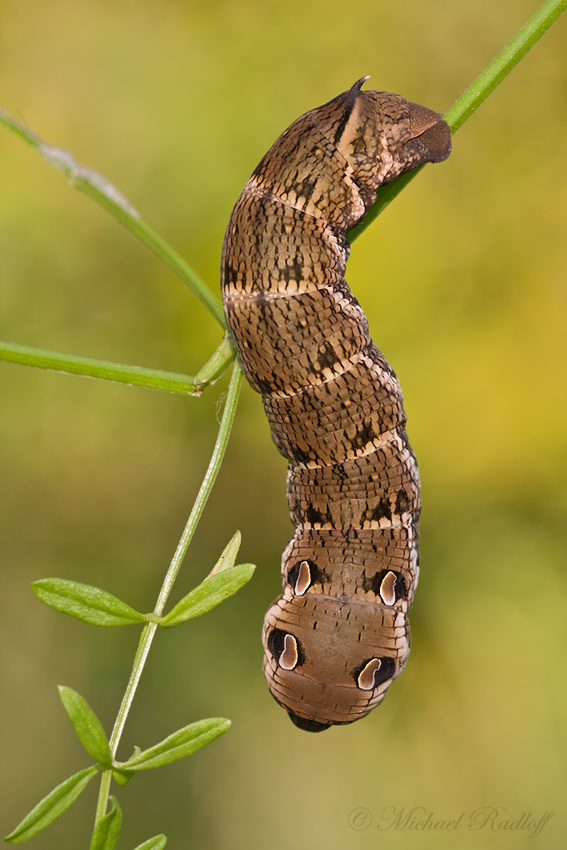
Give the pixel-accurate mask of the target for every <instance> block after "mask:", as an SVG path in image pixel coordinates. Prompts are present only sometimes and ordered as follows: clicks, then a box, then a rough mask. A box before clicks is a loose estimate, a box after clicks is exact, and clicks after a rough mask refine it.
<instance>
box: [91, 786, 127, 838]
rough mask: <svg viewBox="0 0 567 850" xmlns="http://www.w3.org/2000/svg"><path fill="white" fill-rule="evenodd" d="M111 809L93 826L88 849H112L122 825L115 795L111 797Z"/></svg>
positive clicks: (120, 811)
mask: <svg viewBox="0 0 567 850" xmlns="http://www.w3.org/2000/svg"><path fill="white" fill-rule="evenodd" d="M110 802H111V803H112V809H111V810H110V811H109V813H108V814H107V815H105V816H104V817H103V818H102V819H101V820H99V822H98V823H97V825H96V826H95V828H94V832H93V837H92V841H91V848H90V850H114V848H115V847H116V845H117V843H118V836H119V835H120V827H121V826H122V809H121V808H120V806H119V805H118V800H117V799H116V797H111V798H110Z"/></svg>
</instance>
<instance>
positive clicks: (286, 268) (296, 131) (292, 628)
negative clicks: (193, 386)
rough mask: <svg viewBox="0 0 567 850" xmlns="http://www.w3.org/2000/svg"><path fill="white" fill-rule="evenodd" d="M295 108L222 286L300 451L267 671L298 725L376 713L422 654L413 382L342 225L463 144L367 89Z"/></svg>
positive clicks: (276, 418) (248, 357) (257, 174)
mask: <svg viewBox="0 0 567 850" xmlns="http://www.w3.org/2000/svg"><path fill="white" fill-rule="evenodd" d="M366 79H368V78H367V77H364V78H363V79H361V80H359V81H358V82H356V83H355V84H354V85H353V86H352V88H351V89H349V90H348V91H346V92H343V94H340V95H339V96H338V97H335V98H334V99H333V100H331V101H330V102H329V103H326V104H325V105H324V106H321V107H319V108H317V109H314V110H312V111H310V112H307V113H306V114H305V115H302V116H301V117H300V118H298V119H297V120H296V121H295V122H294V123H293V124H292V125H291V126H290V127H289V128H288V129H287V130H285V132H284V133H283V134H282V135H281V136H280V137H279V138H278V140H277V141H276V142H275V144H274V145H273V146H272V147H271V148H270V150H269V151H268V153H267V154H266V155H265V156H264V158H263V159H262V160H261V162H260V164H259V165H258V166H257V168H256V169H255V170H254V172H253V174H252V176H251V177H250V179H249V180H248V182H247V183H246V186H245V187H244V189H243V191H242V193H241V195H240V197H239V198H238V200H237V202H236V205H235V207H234V210H233V212H232V215H231V218H230V221H229V224H228V228H227V231H226V235H225V240H224V245H223V253H222V268H221V286H222V292H223V302H224V309H225V315H226V319H227V322H228V325H229V328H230V331H231V333H232V336H233V338H234V341H235V344H236V347H237V350H238V355H239V359H240V363H241V366H242V369H243V371H244V374H245V376H246V378H247V379H248V381H249V383H250V384H251V386H252V387H253V389H255V390H257V391H258V392H259V393H261V395H262V397H263V404H264V409H265V412H266V414H267V417H268V420H269V424H270V428H271V434H272V439H273V441H274V442H275V444H276V446H277V448H278V450H279V451H280V452H281V454H283V455H284V457H286V458H287V459H288V460H289V467H288V476H287V495H288V503H289V509H290V516H291V519H292V521H293V523H294V525H295V526H296V531H295V534H294V536H293V538H292V539H291V541H290V542H289V544H288V546H287V548H286V549H285V551H284V554H283V558H282V580H283V594H282V595H281V596H279V597H278V599H276V600H275V602H274V603H273V604H272V606H271V607H270V608H269V610H268V612H267V614H266V618H265V622H264V632H263V641H264V649H265V658H264V672H265V675H266V678H267V680H268V685H269V688H270V690H271V693H272V695H273V697H274V698H275V699H276V701H277V702H278V703H280V705H282V706H283V707H284V708H285V709H286V710H287V712H288V714H289V716H290V718H291V720H292V721H293V722H294V723H295V725H296V726H298V727H299V728H301V729H305V730H307V731H310V732H319V731H322V730H324V729H327V728H329V727H330V726H331V725H341V724H346V723H352V722H354V721H355V720H358V719H359V718H361V717H364V716H365V715H367V714H368V713H369V711H371V709H373V708H374V707H375V706H377V705H378V704H379V703H380V702H381V701H382V699H383V698H384V696H385V693H386V689H387V688H388V686H389V684H390V683H391V682H392V681H393V680H394V679H395V678H396V677H397V676H398V675H399V673H400V672H401V670H402V669H403V667H404V665H405V663H406V660H407V656H408V653H409V626H408V622H407V613H408V611H409V608H410V607H411V604H412V600H413V594H414V590H415V587H416V584H417V577H418V571H419V557H418V519H419V513H420V507H421V506H420V490H419V474H418V470H417V465H416V461H415V456H414V454H413V451H412V449H411V447H410V445H409V443H408V439H407V436H406V431H405V422H406V415H405V412H404V408H403V403H402V392H401V389H400V386H399V383H398V380H397V378H396V375H395V374H394V372H393V370H392V369H391V368H390V366H389V365H388V363H387V362H386V360H385V358H384V356H383V354H382V353H381V352H380V351H379V350H378V349H377V348H376V347H375V346H374V344H373V343H372V340H371V339H370V336H369V331H368V323H367V320H366V317H365V315H364V313H363V311H362V309H361V307H360V305H359V304H358V302H357V300H356V299H355V298H354V296H353V295H352V293H351V292H350V289H349V287H348V285H347V283H346V282H345V280H344V274H345V268H346V262H347V259H348V256H349V252H350V246H349V242H348V239H347V236H346V231H348V230H349V229H351V228H353V227H354V226H355V225H356V224H358V223H359V222H360V221H361V219H362V218H363V216H364V215H365V213H366V211H367V210H368V208H369V207H370V206H371V204H372V203H373V202H374V201H375V199H376V190H377V188H378V187H379V186H381V185H383V184H384V183H387V182H389V181H391V180H392V179H393V178H395V177H397V176H398V175H399V174H401V173H402V172H405V171H410V170H411V169H414V168H416V167H417V166H418V165H421V164H422V163H426V162H441V161H442V160H444V159H446V158H447V157H448V156H449V153H450V151H451V138H450V131H449V127H448V126H447V124H446V123H445V122H444V121H443V120H442V118H441V116H440V115H439V114H438V113H436V112H433V111H432V110H430V109H426V108H425V107H423V106H418V105H417V104H415V103H409V102H408V101H406V100H404V99H403V98H402V97H400V96H399V95H395V94H390V93H388V92H382V91H362V85H363V83H364V82H365V81H366Z"/></svg>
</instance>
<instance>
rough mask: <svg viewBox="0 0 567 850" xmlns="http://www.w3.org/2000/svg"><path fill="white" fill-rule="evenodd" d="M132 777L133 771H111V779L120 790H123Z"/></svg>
mask: <svg viewBox="0 0 567 850" xmlns="http://www.w3.org/2000/svg"><path fill="white" fill-rule="evenodd" d="M133 776H134V772H133V771H127V770H113V771H112V778H113V779H114V781H115V782H116V784H117V785H120V787H121V788H125V787H126V785H128V783H129V782H130V780H131V779H132V777H133Z"/></svg>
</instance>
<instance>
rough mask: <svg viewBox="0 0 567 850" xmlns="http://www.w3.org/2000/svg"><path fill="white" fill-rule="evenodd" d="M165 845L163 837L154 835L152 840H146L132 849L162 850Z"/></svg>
mask: <svg viewBox="0 0 567 850" xmlns="http://www.w3.org/2000/svg"><path fill="white" fill-rule="evenodd" d="M166 844H167V838H166V837H165V835H156V836H154V838H148V840H147V841H144V843H143V844H138V846H137V847H134V850H163V848H164V847H165V845H166Z"/></svg>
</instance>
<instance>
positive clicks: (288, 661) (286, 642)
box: [268, 629, 305, 670]
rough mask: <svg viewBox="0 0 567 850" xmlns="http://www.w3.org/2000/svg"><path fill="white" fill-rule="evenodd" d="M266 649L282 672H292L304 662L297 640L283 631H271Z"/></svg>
mask: <svg viewBox="0 0 567 850" xmlns="http://www.w3.org/2000/svg"><path fill="white" fill-rule="evenodd" d="M268 649H269V650H270V652H271V653H272V655H273V656H274V658H275V659H276V661H277V663H278V665H279V666H280V667H281V668H282V669H283V670H294V669H295V668H296V667H300V666H301V665H302V664H303V662H304V661H305V655H304V654H303V650H302V648H301V644H300V643H299V641H298V640H297V638H295V637H294V636H293V635H292V634H290V633H289V632H285V631H284V630H283V629H272V631H271V632H270V634H269V635H268Z"/></svg>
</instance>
